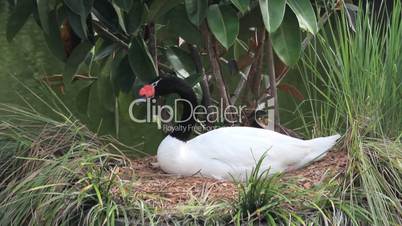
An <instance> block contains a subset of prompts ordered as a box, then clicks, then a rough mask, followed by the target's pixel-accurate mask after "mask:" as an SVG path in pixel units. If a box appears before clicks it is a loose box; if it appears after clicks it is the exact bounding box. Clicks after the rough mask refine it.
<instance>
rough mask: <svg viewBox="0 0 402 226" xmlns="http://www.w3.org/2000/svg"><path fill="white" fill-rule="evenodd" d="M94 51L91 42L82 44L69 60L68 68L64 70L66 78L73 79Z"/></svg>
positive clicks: (76, 48)
mask: <svg viewBox="0 0 402 226" xmlns="http://www.w3.org/2000/svg"><path fill="white" fill-rule="evenodd" d="M91 49H92V44H91V43H90V42H89V41H85V42H81V43H80V44H79V45H78V46H77V47H75V49H74V50H73V52H72V53H71V55H70V57H69V58H68V59H67V62H66V66H65V68H64V73H63V74H64V76H65V77H66V78H68V79H71V77H72V76H73V75H75V74H76V73H77V71H78V70H79V68H80V65H81V64H82V62H84V60H85V59H86V58H87V56H88V54H89V51H90V50H91Z"/></svg>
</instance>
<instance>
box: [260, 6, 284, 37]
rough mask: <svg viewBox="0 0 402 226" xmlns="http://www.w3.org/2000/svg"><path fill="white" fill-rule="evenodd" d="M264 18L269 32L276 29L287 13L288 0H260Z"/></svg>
mask: <svg viewBox="0 0 402 226" xmlns="http://www.w3.org/2000/svg"><path fill="white" fill-rule="evenodd" d="M259 3H260V9H261V15H262V20H263V22H264V25H265V28H266V29H267V31H268V32H269V33H271V32H274V31H276V29H278V27H279V26H280V25H281V23H282V21H283V16H284V15H285V6H286V0H259Z"/></svg>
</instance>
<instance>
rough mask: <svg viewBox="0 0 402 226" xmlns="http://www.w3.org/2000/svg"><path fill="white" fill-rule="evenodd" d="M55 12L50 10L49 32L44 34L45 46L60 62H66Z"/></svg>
mask: <svg viewBox="0 0 402 226" xmlns="http://www.w3.org/2000/svg"><path fill="white" fill-rule="evenodd" d="M56 15H57V12H56V10H52V11H51V12H50V13H49V32H48V34H44V36H45V40H46V44H47V45H48V47H49V49H50V51H51V52H52V53H53V54H54V55H55V56H56V57H57V58H59V59H60V60H62V61H65V60H66V54H65V52H64V46H63V42H62V41H61V38H60V30H59V27H60V26H59V23H58V20H57V16H56Z"/></svg>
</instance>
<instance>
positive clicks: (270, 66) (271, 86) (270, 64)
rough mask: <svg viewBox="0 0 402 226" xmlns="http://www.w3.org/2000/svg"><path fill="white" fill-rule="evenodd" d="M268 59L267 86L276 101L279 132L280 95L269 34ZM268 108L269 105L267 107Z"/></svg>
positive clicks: (275, 107) (275, 115)
mask: <svg viewBox="0 0 402 226" xmlns="http://www.w3.org/2000/svg"><path fill="white" fill-rule="evenodd" d="M267 49H268V52H267V59H268V72H269V83H268V84H266V85H267V86H266V87H268V85H269V89H270V94H271V96H272V98H273V101H274V103H273V104H274V121H273V123H274V129H275V131H278V127H277V126H276V125H277V124H278V123H279V111H278V110H279V108H278V95H277V90H276V77H275V61H274V52H273V49H272V40H271V36H270V35H269V34H268V38H267ZM267 106H268V105H267Z"/></svg>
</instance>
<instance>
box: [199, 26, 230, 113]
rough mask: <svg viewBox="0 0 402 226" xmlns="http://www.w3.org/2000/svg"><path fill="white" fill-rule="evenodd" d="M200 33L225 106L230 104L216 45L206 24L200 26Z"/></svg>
mask: <svg viewBox="0 0 402 226" xmlns="http://www.w3.org/2000/svg"><path fill="white" fill-rule="evenodd" d="M202 33H203V36H204V41H205V42H206V46H207V51H208V57H209V60H210V62H211V68H212V72H213V74H214V77H215V79H216V82H217V84H218V88H219V94H220V96H221V98H222V100H223V105H224V106H223V107H224V108H225V107H227V106H229V105H230V100H229V98H228V94H227V91H226V85H225V82H224V80H223V76H222V72H221V68H220V65H219V58H218V56H217V53H216V46H215V45H216V43H215V42H216V40H214V39H213V37H212V35H211V34H210V32H209V29H208V27H207V26H206V25H204V26H203V27H202Z"/></svg>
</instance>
